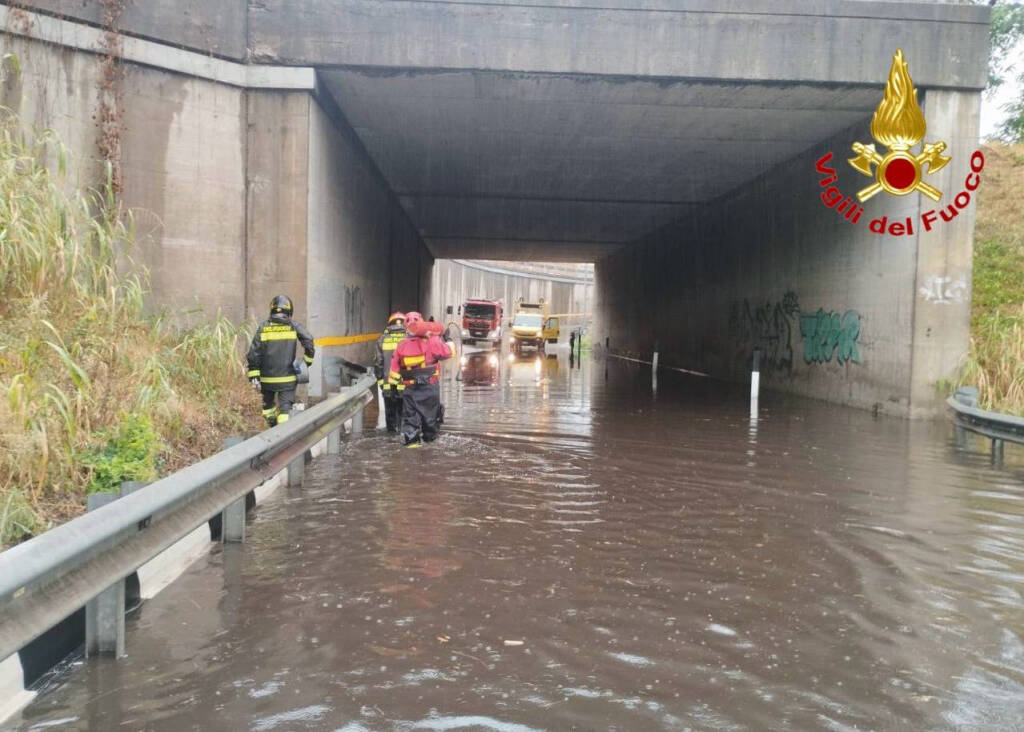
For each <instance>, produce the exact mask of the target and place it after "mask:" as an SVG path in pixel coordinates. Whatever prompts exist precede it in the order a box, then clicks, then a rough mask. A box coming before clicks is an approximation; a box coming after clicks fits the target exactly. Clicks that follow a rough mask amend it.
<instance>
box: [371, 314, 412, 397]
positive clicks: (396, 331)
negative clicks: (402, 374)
mask: <svg viewBox="0 0 1024 732" xmlns="http://www.w3.org/2000/svg"><path fill="white" fill-rule="evenodd" d="M403 340H405V328H404V327H402V326H389V327H388V329H387V330H385V331H384V333H383V334H382V335H381V337H380V338H378V339H377V361H376V363H374V371H375V372H376V375H377V384H378V385H379V386H380V388H381V389H382V390H383V392H384V395H385V396H387V395H390V394H394V393H395V392H397V391H402V390H403V389H404V388H405V386H404V385H403V384H402V383H401V382H400V381H399V380H398V379H397V378H391V376H390V375H389V374H388V373H387V368H388V366H390V365H391V357H392V356H393V355H394V353H395V349H397V348H398V344H400V343H401V342H402V341H403ZM396 396H397V395H396Z"/></svg>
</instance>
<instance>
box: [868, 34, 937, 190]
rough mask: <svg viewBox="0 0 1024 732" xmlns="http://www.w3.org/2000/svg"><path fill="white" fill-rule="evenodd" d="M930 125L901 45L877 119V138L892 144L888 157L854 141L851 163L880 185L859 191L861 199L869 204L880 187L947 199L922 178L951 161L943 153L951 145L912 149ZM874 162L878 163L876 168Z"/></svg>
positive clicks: (874, 132)
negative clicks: (853, 155) (916, 151)
mask: <svg viewBox="0 0 1024 732" xmlns="http://www.w3.org/2000/svg"><path fill="white" fill-rule="evenodd" d="M926 129H927V126H926V123H925V120H924V113H923V112H922V111H921V108H920V107H919V106H918V104H917V89H915V88H914V82H913V81H911V79H910V72H909V71H908V70H907V62H906V61H905V60H904V58H903V49H899V50H897V51H896V55H895V56H893V59H892V69H891V70H890V71H889V80H888V81H887V82H886V83H885V96H884V97H882V101H881V102H879V103H878V108H877V109H875V114H874V116H872V117H871V136H872V137H874V138H875V141H876V142H878V143H879V144H881V145H884V146H885V147H888V148H889V152H888V153H887V154H885V155H882V154H880V153H878V152H877V151H876V150H875V145H874V143H872V144H870V145H863V144H861V143H859V142H855V143H853V151H854V152H855V153H857V157H855V158H850V161H849V162H850V165H852V166H853V167H854V169H856V170H857V172H859V173H862V174H863V175H866V176H868V177H869V178H871V177H873V178H874V179H875V182H874V183H872V184H871V185H869V186H868V187H866V188H863V189H861V190H860V191H858V192H857V198H859V199H860V200H861V201H862V202H863V201H866V200H868V199H869V198H871V197H872V196H874V195H875V194H876V193H878V192H879V191H885V192H886V193H891V194H892V195H894V196H906V195H908V194H910V193H913V192H914V191H918V192H920V193H923V194H924V195H926V196H928V198H930V199H932V200H933V201H938V200H939V199H940V198H942V191H940V190H938V189H936V188H935V187H933V186H930V185H928V184H927V183H925V182H924V181H923V180H922V178H923V177H924V174H925V171H924V167H925V166H927V174H928V175H931V174H932V173H934V172H935V171H937V170H940V169H941V168H943V167H944V166H945V165H946V163H948V162H949V161H950V158H949V157H947V156H945V155H943V154H942V153H943V152H945V150H946V143H944V142H934V143H932V142H926V143H925V144H924V146H923V147H922V148H921V152H919V153H917V154H916V155H915V154H914V153H912V152H911V151H910V148H912V147H914V146H915V145H917V144H918V143H919V142H921V140H923V139H924V135H925V131H926ZM872 165H873V166H875V167H874V170H872V167H871V166H872Z"/></svg>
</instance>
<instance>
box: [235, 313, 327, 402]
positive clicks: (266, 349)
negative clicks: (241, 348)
mask: <svg viewBox="0 0 1024 732" xmlns="http://www.w3.org/2000/svg"><path fill="white" fill-rule="evenodd" d="M297 344H300V345H301V346H302V350H303V352H304V354H303V355H304V358H305V361H306V363H307V364H311V363H313V357H314V356H315V355H316V347H315V346H314V345H313V336H312V335H311V334H310V332H309V331H308V330H306V329H305V328H304V327H303V326H302V325H301V324H300V323H296V322H294V321H293V320H292V319H291V318H288V317H286V316H284V315H273V316H271V318H270V320H268V321H266V322H265V323H263V324H262V325H260V327H259V328H257V329H256V334H255V335H254V336H253V338H252V344H251V345H250V346H249V353H248V354H247V355H246V361H247V362H248V364H249V371H248V376H249V378H250V379H251V378H253V377H257V378H259V380H260V385H261V386H263V387H264V388H270V389H287V388H289V387H292V386H294V385H295V383H296V381H297V379H298V377H297V376H296V374H295V369H294V367H293V365H292V364H293V362H294V361H295V347H296V345H297Z"/></svg>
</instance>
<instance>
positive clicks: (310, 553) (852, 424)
mask: <svg viewBox="0 0 1024 732" xmlns="http://www.w3.org/2000/svg"><path fill="white" fill-rule="evenodd" d="M459 371H461V372H462V373H461V374H459V375H458V376H459V378H456V373H455V369H451V370H449V372H448V374H447V378H446V382H445V385H444V401H445V403H446V405H447V424H446V426H445V432H444V433H443V435H442V437H441V439H440V440H439V442H438V443H436V444H434V445H432V446H430V447H428V448H425V449H422V450H407V449H404V448H402V447H400V446H399V445H398V444H397V443H396V442H395V440H394V438H392V437H389V436H386V435H384V434H383V433H382V432H368V433H366V434H365V435H364V436H362V437H360V438H357V439H353V440H351V441H349V442H347V443H345V444H344V445H343V448H342V452H341V454H340V455H337V456H325V457H322V458H318V459H317V460H316V461H315V463H314V464H313V465H311V466H310V467H309V468H308V469H307V473H306V480H305V484H304V486H303V487H302V488H301V489H299V488H296V489H281V490H279V491H278V492H277V493H276V494H275V495H274V497H273V498H272V499H271V500H270V501H269V502H268V503H266V504H265V505H263V506H261V507H259V509H258V510H257V513H256V514H255V515H254V516H253V520H252V522H251V524H250V526H249V528H248V531H247V543H246V544H244V545H229V546H226V547H223V548H220V547H218V548H217V549H215V551H213V552H212V553H211V554H210V555H209V556H208V557H207V558H204V559H202V560H200V561H199V562H198V563H196V564H195V565H194V566H193V567H192V568H191V569H190V570H189V571H188V572H186V574H185V575H183V576H182V577H181V578H180V579H179V580H178V581H177V582H175V583H174V584H173V585H172V586H171V587H169V588H168V589H167V590H165V591H164V592H163V593H161V594H160V595H159V596H158V597H157V598H156V599H154V600H152V601H149V602H148V603H146V604H145V605H144V606H143V607H142V608H141V609H140V610H139V611H138V612H137V613H135V614H134V615H133V616H132V618H131V619H130V620H129V624H128V625H129V627H128V638H127V647H128V657H127V658H125V659H122V660H121V661H119V662H113V661H110V660H106V659H103V660H100V661H97V662H90V663H88V664H80V663H75V664H72V665H71V667H70V668H68V669H66V670H65V671H64V672H63V673H61V674H58V675H57V676H56V677H55V678H54V679H53V680H52V681H51V682H50V687H49V688H48V689H47V690H46V691H44V693H41V694H40V696H39V697H37V699H36V700H35V702H33V703H32V704H31V705H30V706H29V707H28V708H27V709H25V710H24V711H23V712H22V714H21V715H20V716H19V718H17V719H16V720H13V721H12V722H11V723H10V725H11V728H12V729H20V730H28V729H38V728H42V727H52V728H65V729H97V730H100V729H102V730H108V729H121V728H124V729H153V730H183V729H196V730H211V729H224V730H235V729H238V730H242V729H249V730H297V729H318V730H319V729H332V730H333V729H342V730H351V731H355V730H418V729H424V730H463V729H464V730H499V731H501V732H519V731H521V730H522V731H524V732H525V731H526V730H564V729H581V730H612V729H614V730H650V729H667V730H681V729H691V728H692V729H780V730H781V729H908V728H913V729H993V730H996V729H998V730H1007V729H1021V728H1022V722H1021V720H1022V719H1024V598H1022V594H1021V593H1022V591H1024V491H1022V489H1021V484H1022V481H1021V478H1022V471H1021V468H1020V467H1019V466H1017V467H1015V466H1013V465H1011V466H1010V467H1008V468H1007V469H1005V470H999V471H997V470H993V469H991V468H990V467H989V466H988V458H987V456H985V455H984V454H983V453H982V452H978V453H974V454H964V453H957V452H956V451H954V449H953V447H952V445H951V439H950V431H951V430H950V427H949V425H948V423H944V422H940V423H934V424H925V423H909V422H906V421H902V420H898V419H891V418H884V417H883V418H874V417H872V415H871V414H870V413H867V412H863V411H858V410H851V409H844V408H840V407H836V406H833V405H828V404H824V403H818V402H813V401H807V400H802V399H796V398H784V397H781V396H777V395H773V394H766V395H763V396H762V410H761V418H760V419H759V420H757V421H754V422H752V421H751V420H750V419H749V416H748V414H747V410H748V407H747V404H746V401H745V394H744V389H743V388H740V387H734V386H725V385H722V384H719V383H717V382H713V381H708V380H702V379H697V378H694V377H687V376H682V375H669V376H663V377H662V379H661V382H660V383H659V385H658V390H657V391H656V392H652V389H651V385H650V371H649V369H648V368H646V367H643V366H640V365H635V364H627V363H623V362H618V361H613V362H604V361H597V362H592V361H589V360H588V361H586V362H585V363H584V365H583V368H582V369H580V368H571V366H570V363H569V361H568V359H567V356H566V353H564V352H560V353H559V354H558V356H557V357H553V358H542V359H535V358H527V359H525V360H520V361H516V362H509V361H508V360H507V359H506V357H504V356H502V357H500V358H499V357H498V356H497V355H495V356H494V357H492V356H491V355H490V354H486V353H485V354H480V355H471V356H468V357H467V358H466V362H465V363H464V364H463V365H462V368H461V369H459ZM368 424H369V420H368Z"/></svg>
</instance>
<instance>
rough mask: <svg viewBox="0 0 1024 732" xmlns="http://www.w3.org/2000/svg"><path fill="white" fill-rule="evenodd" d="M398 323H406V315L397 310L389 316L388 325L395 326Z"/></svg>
mask: <svg viewBox="0 0 1024 732" xmlns="http://www.w3.org/2000/svg"><path fill="white" fill-rule="evenodd" d="M396 321H397V322H400V323H404V322H405V313H403V312H399V311H397V310H396V311H395V312H393V313H391V315H389V316H388V325H394V324H395V322H396Z"/></svg>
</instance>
